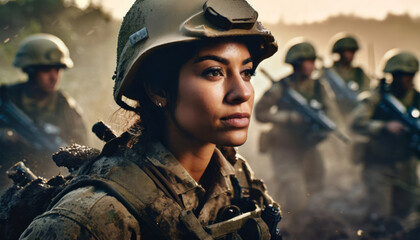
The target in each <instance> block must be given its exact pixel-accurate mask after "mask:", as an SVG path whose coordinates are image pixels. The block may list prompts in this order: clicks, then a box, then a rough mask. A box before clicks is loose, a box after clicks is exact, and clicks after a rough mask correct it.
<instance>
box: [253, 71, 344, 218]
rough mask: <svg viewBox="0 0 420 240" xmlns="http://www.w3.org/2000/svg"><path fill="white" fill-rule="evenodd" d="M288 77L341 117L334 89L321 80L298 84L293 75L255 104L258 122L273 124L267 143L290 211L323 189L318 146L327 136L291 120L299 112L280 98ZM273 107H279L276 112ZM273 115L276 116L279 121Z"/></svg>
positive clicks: (284, 205)
mask: <svg viewBox="0 0 420 240" xmlns="http://www.w3.org/2000/svg"><path fill="white" fill-rule="evenodd" d="M285 80H290V82H291V84H290V87H292V88H293V89H295V90H296V91H297V92H299V93H300V94H301V95H302V96H303V97H305V98H306V99H307V100H308V102H309V101H311V100H312V99H315V100H317V101H318V102H319V103H321V105H322V110H323V111H325V113H326V114H327V115H328V116H330V117H332V118H333V119H337V117H338V116H337V106H336V105H335V104H334V99H333V95H332V93H331V90H330V89H329V88H328V86H327V85H326V84H325V83H324V82H323V81H322V80H308V81H304V82H301V83H297V82H296V79H295V75H294V74H292V75H290V76H288V77H286V78H284V79H282V80H280V82H277V83H274V84H273V86H272V87H271V88H270V89H269V90H268V91H267V92H266V93H265V94H264V95H263V96H262V97H261V99H260V101H259V102H258V103H257V105H256V106H255V116H256V118H257V120H258V121H260V122H271V123H273V127H272V129H271V130H270V132H268V136H267V139H269V140H268V141H266V143H267V144H269V146H268V151H270V153H271V158H272V161H273V167H274V172H275V173H276V179H275V181H276V182H277V183H278V189H281V190H279V191H281V194H280V193H279V195H280V196H279V202H280V203H281V205H282V209H283V211H285V212H287V211H291V210H298V209H302V208H303V207H304V206H305V205H306V195H307V194H308V193H309V194H310V193H315V192H317V191H320V190H321V189H322V188H323V184H324V177H325V169H324V163H323V160H322V156H321V153H320V151H319V149H318V148H317V145H318V143H319V142H321V141H322V140H324V139H325V138H326V133H325V132H321V131H320V132H314V131H312V130H311V129H310V126H308V124H306V123H305V122H303V121H302V122H301V123H299V124H298V123H294V122H292V121H291V119H292V118H293V115H294V114H296V112H295V111H294V110H293V109H291V108H290V107H289V106H287V105H286V104H285V103H283V102H282V101H281V98H282V91H283V90H282V89H283V87H282V84H281V81H285ZM273 107H276V108H277V110H276V112H274V113H273V111H272V108H273ZM274 116H277V117H276V120H274V119H273V117H274ZM279 119H280V120H279ZM291 183H293V184H291ZM276 197H277V196H276Z"/></svg>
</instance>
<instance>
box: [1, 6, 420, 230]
mask: <svg viewBox="0 0 420 240" xmlns="http://www.w3.org/2000/svg"><path fill="white" fill-rule="evenodd" d="M17 2H24V1H17ZM40 2H49V3H54V4H57V6H56V7H57V8H56V9H55V8H54V9H50V11H51V12H45V11H47V10H48V9H47V10H45V9H44V10H42V9H35V10H33V11H28V10H27V9H26V8H23V7H22V8H21V9H19V8H14V7H13V11H12V12H11V11H10V9H12V8H11V7H10V5H9V6H8V11H9V13H7V12H6V10H5V8H6V5H7V4H9V3H10V2H9V3H6V4H1V3H0V56H1V58H0V66H1V68H0V72H1V74H0V84H6V83H12V82H16V81H24V80H26V79H25V75H24V74H23V73H22V72H21V71H20V69H16V68H14V67H13V66H12V62H13V57H14V53H15V51H16V49H17V46H18V44H19V42H20V41H21V40H22V39H23V38H25V37H26V36H28V35H30V34H33V33H37V32H46V33H51V34H54V35H57V36H58V37H60V38H62V39H63V41H64V42H65V43H66V44H67V45H68V47H69V49H70V53H71V57H72V59H73V61H74V63H75V67H74V68H73V69H69V70H66V71H65V73H64V77H63V82H62V84H61V89H62V90H63V91H64V92H66V93H68V95H70V96H72V97H73V98H74V99H75V100H76V101H77V102H78V103H79V105H80V106H81V107H82V108H83V112H84V119H85V121H86V124H87V126H92V125H93V124H94V123H95V122H97V121H99V120H103V121H105V122H106V123H108V124H110V125H111V126H113V127H114V128H117V129H121V126H116V125H115V124H114V122H115V121H114V119H115V117H119V113H120V112H121V111H118V109H119V107H118V106H117V105H116V104H115V103H114V101H113V97H112V87H113V80H112V76H113V74H114V71H115V67H116V46H117V36H118V30H119V26H120V24H121V22H120V20H115V19H113V18H112V17H110V16H109V15H107V14H106V13H104V12H103V11H102V9H101V7H100V6H97V5H92V6H90V7H88V8H86V9H84V10H81V9H78V8H76V7H75V6H72V5H65V4H64V5H63V4H61V5H60V4H59V3H58V2H60V3H61V1H54V0H48V1H47V0H44V1H40ZM32 7H33V6H32ZM9 8H10V9H9ZM12 13H13V15H12ZM19 14H20V15H19ZM266 27H267V28H268V29H270V30H271V31H272V33H273V34H274V36H275V37H276V39H277V42H278V44H279V52H278V53H276V55H275V56H273V57H272V58H270V59H268V60H266V61H265V62H263V63H262V64H261V67H263V68H265V69H266V70H267V71H269V72H271V74H272V75H273V76H274V77H276V78H278V79H280V78H281V77H283V76H285V75H286V74H288V73H289V72H290V71H291V69H290V68H289V67H288V66H287V65H285V64H283V57H284V54H285V52H284V51H285V49H284V45H285V43H286V42H287V41H289V40H290V39H291V38H293V37H297V36H304V37H307V38H308V39H310V40H311V41H312V42H313V43H314V45H315V46H316V49H317V51H318V53H319V54H320V55H321V56H322V57H323V60H324V62H326V63H327V64H328V62H329V60H330V49H331V46H330V42H329V40H330V38H331V37H332V36H333V35H334V34H336V33H338V32H342V31H345V32H349V33H352V34H354V35H355V36H356V37H357V38H358V40H359V43H360V45H361V49H360V51H359V52H358V53H357V55H356V59H355V61H356V65H359V66H361V67H362V68H363V69H364V70H365V71H366V72H367V73H369V75H370V76H375V75H377V72H380V70H381V68H380V67H378V66H379V65H380V62H381V61H380V60H381V58H382V56H383V55H384V53H385V52H386V51H387V50H389V49H391V48H395V47H398V48H401V49H404V50H409V51H412V52H413V53H414V54H415V55H417V56H420V41H419V40H420V31H419V29H420V19H412V18H411V17H409V16H408V15H399V16H397V15H389V16H388V17H387V18H386V19H385V20H383V21H378V20H369V19H361V18H356V17H352V16H336V17H332V18H329V19H327V20H326V21H323V22H318V23H313V24H304V25H290V24H284V23H282V22H279V23H277V24H269V25H266ZM163 70H164V69H163ZM253 83H254V86H255V90H256V98H255V99H256V101H258V100H259V98H260V97H261V95H262V94H263V93H264V91H265V90H266V89H268V88H269V87H270V84H271V83H270V81H269V80H267V79H265V78H264V76H263V75H262V74H258V71H257V75H256V76H255V78H254V80H253ZM417 86H419V84H418V79H417ZM115 112H116V113H115ZM114 113H115V114H114ZM269 127H270V125H262V124H259V123H257V122H255V121H254V120H253V121H252V122H251V126H250V131H249V136H248V141H247V142H246V144H244V145H243V146H241V147H240V153H241V154H242V155H243V156H245V157H246V158H247V159H248V161H249V163H250V165H251V167H252V168H253V169H254V171H255V174H256V176H257V177H260V178H263V179H264V180H265V182H266V183H267V185H268V187H269V189H274V188H276V183H275V182H273V181H272V180H271V179H272V177H273V176H274V175H275V174H281V173H274V172H272V167H271V164H272V163H271V161H270V159H269V156H268V155H265V154H259V151H258V137H259V133H260V131H261V130H264V129H269ZM90 134H91V133H90ZM91 140H92V145H93V146H94V147H97V148H100V147H101V146H102V143H101V142H100V141H99V140H97V139H96V137H94V136H93V134H91ZM321 148H322V150H323V154H324V157H325V160H326V163H325V164H326V168H327V185H326V186H327V189H326V190H325V192H324V193H323V195H322V196H318V199H315V197H313V199H312V201H309V202H312V204H313V205H314V206H315V207H319V208H321V209H323V210H325V211H329V212H331V213H333V214H337V215H342V216H345V217H349V218H353V219H356V220H357V214H358V213H359V212H358V211H363V209H360V208H361V207H360V205H359V203H360V201H362V200H363V198H364V197H365V195H364V192H363V189H362V187H361V185H360V182H359V174H360V169H359V168H360V166H354V165H353V164H352V163H351V162H350V160H349V157H348V156H347V152H348V150H346V146H345V145H344V144H342V143H340V142H339V141H338V140H337V139H334V138H333V137H332V138H331V139H328V140H327V141H326V142H324V143H322V146H321ZM343 153H346V154H343ZM308 197H310V198H311V197H312V196H308ZM353 215H356V216H353ZM286 217H287V216H286ZM356 230H357V229H354V231H356Z"/></svg>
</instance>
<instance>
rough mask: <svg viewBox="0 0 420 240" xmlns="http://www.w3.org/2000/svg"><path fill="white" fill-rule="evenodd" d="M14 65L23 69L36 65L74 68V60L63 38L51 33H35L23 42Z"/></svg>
mask: <svg viewBox="0 0 420 240" xmlns="http://www.w3.org/2000/svg"><path fill="white" fill-rule="evenodd" d="M13 65H14V66H15V67H19V68H22V69H26V68H28V67H34V66H60V67H63V68H72V67H73V61H72V60H71V58H70V53H69V49H68V48H67V46H66V45H65V44H64V42H63V41H62V40H61V39H59V38H58V37H56V36H54V35H51V34H35V35H32V36H29V37H27V38H25V39H24V40H23V41H22V42H21V44H20V46H19V49H18V51H17V53H16V57H15V61H14V62H13Z"/></svg>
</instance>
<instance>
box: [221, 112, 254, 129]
mask: <svg viewBox="0 0 420 240" xmlns="http://www.w3.org/2000/svg"><path fill="white" fill-rule="evenodd" d="M249 117H250V116H249V114H248V113H235V114H231V115H229V116H226V117H222V118H221V119H220V120H221V121H222V122H223V123H224V124H225V125H227V126H228V127H231V128H244V127H248V125H249Z"/></svg>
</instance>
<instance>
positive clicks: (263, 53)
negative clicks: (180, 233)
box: [114, 0, 277, 106]
mask: <svg viewBox="0 0 420 240" xmlns="http://www.w3.org/2000/svg"><path fill="white" fill-rule="evenodd" d="M145 9H148V10H147V11H145ZM257 16H258V14H257V12H256V11H255V10H254V9H253V8H252V7H251V6H250V5H249V4H248V3H247V2H246V1H245V0H228V1H226V0H208V1H204V0H198V1H193V2H191V1H187V0H183V1H182V2H180V1H174V0H165V1H163V2H162V1H160V2H157V1H154V0H145V1H140V0H139V1H136V2H135V3H134V4H133V6H132V7H131V9H130V10H129V11H128V13H127V15H126V16H125V17H124V21H123V23H122V25H121V29H120V33H119V36H118V49H117V70H116V74H115V76H114V78H115V87H114V98H115V101H116V102H117V103H118V104H119V105H124V106H126V105H125V104H124V103H123V102H122V100H121V98H122V96H126V97H128V98H130V99H134V100H137V99H138V96H137V94H138V93H137V92H135V91H133V90H132V89H133V88H131V87H130V86H131V85H132V82H133V79H134V76H135V74H136V73H137V72H139V71H140V72H141V71H142V67H143V63H144V60H145V59H146V57H147V56H149V55H151V54H153V52H154V51H156V50H158V49H162V48H169V47H170V48H174V47H177V46H178V47H179V46H180V45H181V44H182V43H186V42H192V41H197V40H206V39H219V38H233V37H241V38H244V39H249V40H251V39H253V42H252V44H254V43H255V46H256V48H255V52H252V53H251V55H252V57H253V63H254V67H256V66H257V65H258V63H260V62H261V61H262V60H264V59H265V58H267V57H270V56H271V55H273V54H274V53H275V52H276V51H277V44H276V42H275V40H274V37H273V35H271V33H270V32H269V31H267V30H266V29H265V28H264V26H263V25H262V24H261V23H260V22H258V21H257Z"/></svg>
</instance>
